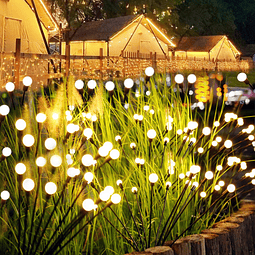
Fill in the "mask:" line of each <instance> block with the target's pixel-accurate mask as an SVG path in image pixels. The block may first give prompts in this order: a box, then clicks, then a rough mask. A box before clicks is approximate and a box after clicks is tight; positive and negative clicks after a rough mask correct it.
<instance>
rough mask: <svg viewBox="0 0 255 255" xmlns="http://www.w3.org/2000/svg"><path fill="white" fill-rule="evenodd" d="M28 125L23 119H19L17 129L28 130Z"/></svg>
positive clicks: (16, 124)
mask: <svg viewBox="0 0 255 255" xmlns="http://www.w3.org/2000/svg"><path fill="white" fill-rule="evenodd" d="M26 126H27V124H26V121H24V120H23V119H18V120H17V121H16V123H15V127H16V128H17V129H18V130H19V131H22V130H24V129H25V128H26Z"/></svg>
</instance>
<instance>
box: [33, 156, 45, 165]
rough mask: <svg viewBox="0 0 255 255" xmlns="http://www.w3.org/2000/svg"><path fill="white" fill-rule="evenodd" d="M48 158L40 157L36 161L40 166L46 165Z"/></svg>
mask: <svg viewBox="0 0 255 255" xmlns="http://www.w3.org/2000/svg"><path fill="white" fill-rule="evenodd" d="M46 162H47V161H46V159H45V158H44V157H38V158H37V159H36V161H35V163H36V165H37V166H39V167H44V166H45V165H46Z"/></svg>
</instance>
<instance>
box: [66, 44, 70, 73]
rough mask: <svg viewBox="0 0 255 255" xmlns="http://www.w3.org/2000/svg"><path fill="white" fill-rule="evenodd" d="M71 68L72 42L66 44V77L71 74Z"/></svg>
mask: <svg viewBox="0 0 255 255" xmlns="http://www.w3.org/2000/svg"><path fill="white" fill-rule="evenodd" d="M69 70H70V44H66V77H68V75H69Z"/></svg>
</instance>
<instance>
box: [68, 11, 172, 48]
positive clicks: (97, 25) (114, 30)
mask: <svg viewBox="0 0 255 255" xmlns="http://www.w3.org/2000/svg"><path fill="white" fill-rule="evenodd" d="M133 23H135V24H137V25H139V24H140V25H142V26H144V27H146V29H148V30H149V31H150V32H152V33H153V34H154V36H155V37H157V38H159V39H160V40H162V41H163V42H164V43H166V44H168V45H170V46H174V47H175V45H174V44H173V43H172V42H171V40H170V39H169V38H168V37H167V36H166V35H165V34H164V33H163V32H162V31H161V29H159V27H157V26H156V25H154V24H153V22H152V21H151V20H150V19H148V18H147V17H145V16H144V15H143V14H140V15H129V16H122V17H117V18H112V19H105V20H100V21H91V22H86V23H84V24H83V25H82V26H81V27H80V28H79V29H78V30H77V32H76V33H75V35H74V36H73V38H72V41H109V40H111V39H113V37H114V36H116V35H117V34H119V33H120V32H122V31H123V30H125V29H127V28H128V27H129V25H131V24H133Z"/></svg>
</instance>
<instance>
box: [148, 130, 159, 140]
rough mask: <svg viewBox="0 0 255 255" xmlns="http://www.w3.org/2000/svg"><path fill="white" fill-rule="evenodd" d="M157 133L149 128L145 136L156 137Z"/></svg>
mask: <svg viewBox="0 0 255 255" xmlns="http://www.w3.org/2000/svg"><path fill="white" fill-rule="evenodd" d="M156 135H157V133H156V131H155V130H154V129H150V130H148V132H147V136H148V138H149V139H154V138H155V137H156Z"/></svg>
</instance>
